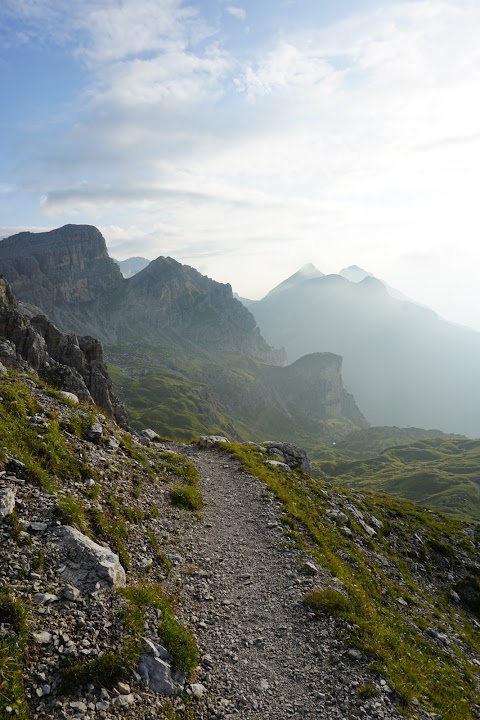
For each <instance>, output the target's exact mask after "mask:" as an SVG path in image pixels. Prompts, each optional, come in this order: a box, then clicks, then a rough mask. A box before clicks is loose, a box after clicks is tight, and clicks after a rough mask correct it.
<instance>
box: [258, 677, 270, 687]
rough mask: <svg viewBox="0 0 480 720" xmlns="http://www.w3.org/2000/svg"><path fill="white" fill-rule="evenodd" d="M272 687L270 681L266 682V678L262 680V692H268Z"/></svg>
mask: <svg viewBox="0 0 480 720" xmlns="http://www.w3.org/2000/svg"><path fill="white" fill-rule="evenodd" d="M269 687H270V684H269V682H268V680H265V678H262V679H261V680H260V690H268V689H269Z"/></svg>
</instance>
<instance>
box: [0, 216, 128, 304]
mask: <svg viewBox="0 0 480 720" xmlns="http://www.w3.org/2000/svg"><path fill="white" fill-rule="evenodd" d="M0 273H1V274H2V275H3V276H4V277H5V278H6V279H7V280H8V282H9V283H10V284H11V286H12V288H13V291H14V293H15V295H16V296H17V297H18V298H19V299H21V300H22V301H23V302H26V303H30V304H32V305H36V306H38V307H40V308H42V310H44V311H45V312H47V313H49V312H51V310H52V309H53V308H54V307H55V306H58V305H62V304H64V303H66V304H72V303H81V302H88V301H91V300H95V299H96V298H97V297H99V296H100V295H102V294H103V293H104V292H107V291H109V290H112V289H113V288H116V287H118V286H120V285H121V284H122V283H123V278H122V274H121V272H120V268H119V267H118V265H117V264H116V263H115V262H114V261H113V260H112V259H111V258H110V257H109V256H108V253H107V247H106V244H105V240H104V238H103V236H102V234H101V233H100V232H99V230H97V228H95V227H92V226H90V225H65V226H64V227H61V228H58V229H57V230H52V231H51V232H45V233H30V232H23V233H19V234H18V235H12V236H11V237H8V238H5V239H4V240H2V241H1V242H0Z"/></svg>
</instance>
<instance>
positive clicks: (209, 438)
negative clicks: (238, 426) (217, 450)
mask: <svg viewBox="0 0 480 720" xmlns="http://www.w3.org/2000/svg"><path fill="white" fill-rule="evenodd" d="M228 442H230V440H229V439H228V438H226V437H223V436H222V435H202V437H201V438H200V442H199V445H200V447H202V448H211V447H215V446H216V445H222V444H223V443H228Z"/></svg>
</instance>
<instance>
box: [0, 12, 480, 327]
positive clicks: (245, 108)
mask: <svg viewBox="0 0 480 720" xmlns="http://www.w3.org/2000/svg"><path fill="white" fill-rule="evenodd" d="M479 27H480V3H479V2H478V0H383V1H382V2H380V1H378V0H335V2H332V0H262V1H261V2H259V0H238V1H237V0H191V1H189V0H185V1H183V0H2V2H1V4H0V98H1V113H0V237H6V236H8V235H11V234H13V233H14V232H17V231H18V230H23V229H28V230H33V231H35V230H43V229H51V228H54V227H59V226H61V225H64V224H66V223H81V224H91V225H96V226H97V227H99V229H100V230H101V231H102V233H103V234H104V236H105V238H106V240H107V244H108V248H109V252H110V255H111V256H113V257H115V258H117V259H125V258H127V257H130V256H132V255H141V256H144V257H147V258H149V259H153V258H155V257H158V256H159V255H170V256H172V257H174V258H176V259H177V260H179V261H180V262H183V263H186V264H189V265H193V266H194V267H196V268H197V269H198V270H200V271H201V272H202V273H204V274H206V275H208V276H210V277H212V278H214V279H215V280H219V281H221V282H229V283H230V284H231V285H232V286H233V289H234V290H235V291H237V292H238V293H239V294H240V295H242V296H244V297H249V298H252V299H257V298H260V297H262V296H263V295H264V294H266V293H267V292H268V290H270V289H271V288H272V287H273V286H274V285H276V284H278V283H279V282H280V281H281V280H283V279H284V278H285V277H287V276H288V275H291V274H292V273H293V272H295V271H296V270H297V269H298V268H299V267H300V266H302V265H303V264H305V263H307V262H312V263H314V264H315V265H316V266H317V267H318V268H319V269H320V270H321V271H322V272H324V273H331V272H338V271H339V270H340V269H341V268H342V267H345V266H348V265H352V264H356V265H359V266H361V267H364V268H365V269H367V270H368V271H370V272H372V273H373V274H375V275H376V276H378V277H381V278H383V279H384V280H385V281H386V282H387V283H388V284H390V285H391V286H393V287H397V288H399V289H400V290H402V291H403V292H404V293H405V294H407V295H408V296H410V297H412V298H413V299H415V300H417V301H419V302H421V303H424V304H426V305H429V306H430V307H432V308H433V309H435V310H437V311H438V312H439V313H440V314H442V315H443V316H444V317H446V318H447V319H450V320H452V321H454V322H458V323H462V324H465V325H470V326H472V327H475V328H476V329H479V330H480V312H479V308H480V283H479V282H478V268H479V267H480V242H479V237H480V233H479V230H480V216H479V213H478V208H479V204H480V203H479V188H480V42H479V39H478V37H479V36H478V29H479Z"/></svg>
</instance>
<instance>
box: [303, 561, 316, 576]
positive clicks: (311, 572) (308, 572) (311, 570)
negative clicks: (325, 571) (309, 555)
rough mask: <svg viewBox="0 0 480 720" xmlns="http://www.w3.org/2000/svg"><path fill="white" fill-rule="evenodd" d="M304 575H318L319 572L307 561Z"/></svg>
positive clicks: (304, 566)
mask: <svg viewBox="0 0 480 720" xmlns="http://www.w3.org/2000/svg"><path fill="white" fill-rule="evenodd" d="M302 573H303V574H304V575H317V574H318V570H317V568H316V566H315V565H314V564H313V563H312V562H310V561H309V560H306V561H305V562H304V563H303V565H302Z"/></svg>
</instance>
